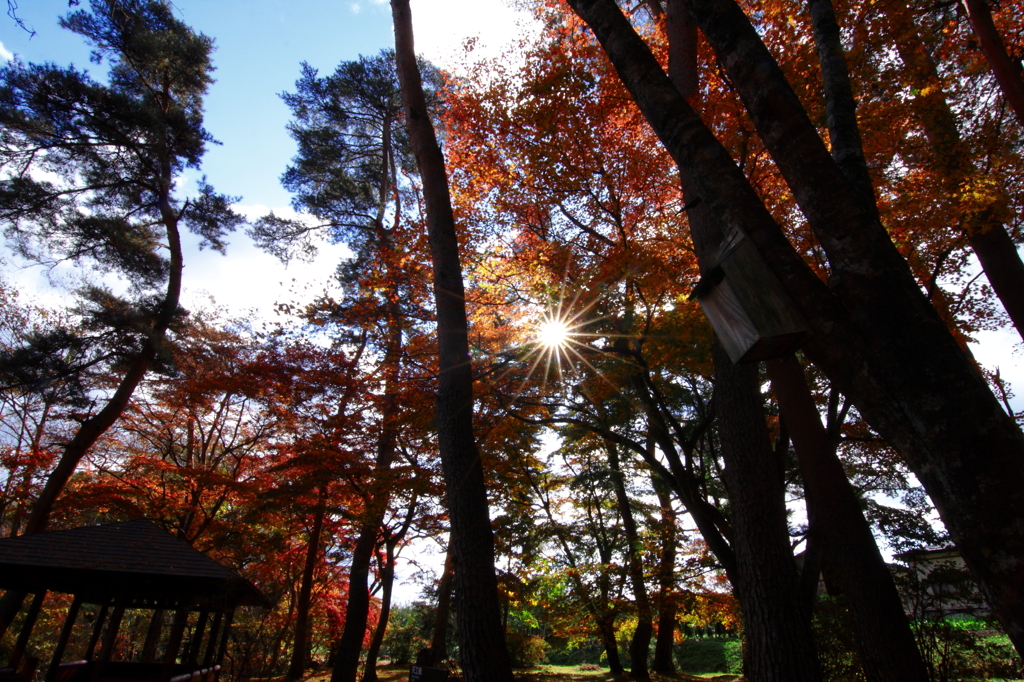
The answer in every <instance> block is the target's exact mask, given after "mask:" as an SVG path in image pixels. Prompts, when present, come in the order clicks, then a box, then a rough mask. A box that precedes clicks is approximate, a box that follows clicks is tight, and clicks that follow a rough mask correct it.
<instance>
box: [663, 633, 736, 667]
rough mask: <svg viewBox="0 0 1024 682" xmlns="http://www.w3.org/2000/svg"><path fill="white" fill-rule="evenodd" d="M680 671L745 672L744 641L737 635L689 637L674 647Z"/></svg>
mask: <svg viewBox="0 0 1024 682" xmlns="http://www.w3.org/2000/svg"><path fill="white" fill-rule="evenodd" d="M673 653H674V654H675V657H676V663H677V665H678V667H679V670H680V672H685V673H733V674H739V673H741V672H743V643H742V642H741V641H740V639H739V638H737V637H708V638H705V639H687V640H684V641H682V642H680V643H679V644H676V645H675V646H674V647H673Z"/></svg>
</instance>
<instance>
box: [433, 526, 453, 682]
mask: <svg viewBox="0 0 1024 682" xmlns="http://www.w3.org/2000/svg"><path fill="white" fill-rule="evenodd" d="M454 580H455V553H454V552H453V551H452V540H451V535H449V536H448V549H447V551H446V552H445V553H444V567H443V568H442V569H441V577H440V578H439V579H438V581H437V608H436V609H435V610H434V631H433V634H432V635H431V637H430V664H431V665H433V666H438V665H441V664H442V663H444V661H446V660H447V659H448V614H449V613H451V603H452V582H454Z"/></svg>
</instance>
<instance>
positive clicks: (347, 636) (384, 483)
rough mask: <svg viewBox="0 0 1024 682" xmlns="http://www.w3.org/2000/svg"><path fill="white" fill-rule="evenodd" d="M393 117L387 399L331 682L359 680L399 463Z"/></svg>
mask: <svg viewBox="0 0 1024 682" xmlns="http://www.w3.org/2000/svg"><path fill="white" fill-rule="evenodd" d="M392 152H393V149H392V134H391V118H390V117H385V119H384V121H383V134H382V137H381V158H382V159H383V161H384V163H383V167H382V169H381V176H380V179H379V186H378V190H379V191H378V212H377V216H376V219H375V221H374V226H375V228H376V232H377V237H378V239H379V241H380V255H381V258H382V259H383V261H384V267H385V270H386V272H387V275H388V279H389V280H390V282H391V286H390V288H389V290H388V292H387V311H388V312H387V315H388V321H387V325H388V332H387V341H386V346H385V351H384V361H383V363H382V368H383V373H384V395H383V397H382V398H381V406H380V415H381V416H380V433H379V435H378V437H377V456H376V459H375V461H374V465H373V474H372V476H373V483H372V485H371V487H370V490H369V492H368V493H367V495H366V509H365V513H364V518H363V521H362V524H361V526H360V531H359V537H358V539H357V540H356V546H355V548H354V550H353V551H352V563H351V567H350V569H349V592H348V594H349V600H348V603H347V604H346V607H345V628H344V630H343V631H342V634H341V639H340V640H339V642H338V648H337V659H336V660H335V667H334V673H333V674H332V676H331V682H355V679H356V674H357V672H358V668H359V652H360V650H361V649H362V644H363V639H364V637H365V634H366V623H367V620H368V618H369V613H370V594H369V592H368V589H369V587H368V581H369V575H370V562H371V561H372V560H373V553H374V548H375V547H376V546H377V538H378V535H379V533H380V529H381V524H382V523H383V522H384V515H385V514H386V513H387V507H388V501H389V499H390V490H389V486H390V485H391V481H389V480H387V473H388V472H389V471H390V469H391V465H392V463H393V462H394V459H395V451H396V446H397V438H398V430H397V426H396V420H397V418H398V412H399V405H398V395H397V392H398V389H399V370H400V365H401V356H402V323H403V320H404V314H403V312H402V305H401V290H400V289H399V286H398V281H399V275H400V272H399V270H400V267H399V266H398V265H397V262H396V257H397V255H398V254H396V253H395V247H394V243H393V240H392V237H391V235H390V234H389V233H388V231H387V229H386V228H385V227H384V218H385V213H386V207H387V196H388V193H389V191H392V190H394V189H395V188H394V187H393V182H394V174H393V173H392V172H391V170H393V169H389V165H390V159H391V157H392ZM400 214H401V211H400V210H399V208H398V207H396V210H395V225H396V226H397V225H398V222H399V219H400Z"/></svg>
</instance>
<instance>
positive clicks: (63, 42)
mask: <svg viewBox="0 0 1024 682" xmlns="http://www.w3.org/2000/svg"><path fill="white" fill-rule="evenodd" d="M87 2H88V0H84V1H83V3H82V4H83V5H86V4H87ZM20 5H21V6H20V7H19V9H18V16H19V17H20V18H21V19H22V20H23V21H24V22H25V24H26V25H27V26H29V27H31V28H33V29H34V30H35V31H36V34H35V36H32V37H30V36H29V35H28V34H27V33H26V32H25V31H23V30H21V29H20V28H18V26H17V25H16V24H15V23H14V21H12V20H10V19H9V18H7V17H4V16H3V15H0V43H2V49H0V56H6V57H7V58H9V56H10V55H11V54H17V55H18V56H19V57H20V58H21V59H22V60H23V61H26V62H42V61H52V62H55V63H58V64H61V65H66V64H72V63H73V64H75V65H76V66H77V67H79V68H86V69H89V70H90V71H91V72H92V73H93V75H94V76H95V77H97V78H98V79H100V78H101V77H102V75H103V69H102V67H97V66H96V65H94V64H91V63H90V62H89V49H88V47H87V46H86V45H85V43H83V42H82V40H81V39H80V38H79V36H77V35H75V34H73V33H71V32H69V31H65V30H63V29H61V28H60V27H59V26H58V25H57V19H58V17H60V16H62V15H64V14H66V13H67V12H68V3H67V0H22V2H21V3H20ZM173 5H174V7H175V9H176V11H177V12H178V16H179V17H180V18H181V19H182V21H184V22H185V23H186V24H188V25H190V26H191V27H192V28H193V29H195V30H197V31H200V32H202V33H205V34H206V35H208V36H210V37H212V38H214V40H215V41H216V46H217V49H216V52H215V53H214V65H215V66H216V69H217V70H216V72H215V74H214V76H215V78H216V81H217V82H216V83H214V85H213V86H212V87H211V89H210V92H209V94H208V95H207V98H206V127H207V129H208V130H209V131H210V132H211V133H212V134H213V136H214V137H215V138H216V139H217V140H218V141H220V142H221V143H222V144H221V145H219V146H211V148H210V149H209V151H208V152H207V154H206V156H205V158H204V160H203V167H202V171H201V173H196V172H191V171H190V172H189V173H188V174H187V180H186V183H185V184H184V185H183V186H182V187H181V190H182V191H183V192H185V193H186V194H187V193H188V192H189V190H190V189H194V188H195V184H194V183H195V181H196V180H197V179H198V177H199V175H201V174H205V175H206V176H207V177H208V179H209V181H210V182H211V184H212V185H213V186H214V187H215V188H217V190H218V191H220V192H224V193H225V194H229V195H232V196H238V197H241V200H240V201H239V205H240V206H239V208H240V209H241V210H242V211H243V212H245V213H246V214H247V215H248V216H250V217H255V216H256V215H259V214H262V213H265V212H266V211H267V210H269V209H274V210H276V211H278V212H280V211H281V209H283V208H286V207H287V206H288V204H289V199H290V197H289V196H288V193H287V192H286V191H285V190H284V189H283V188H282V187H281V185H280V183H279V178H280V176H281V173H282V172H283V171H284V170H285V167H286V166H287V164H288V162H289V160H290V159H291V157H292V155H293V154H294V151H295V146H294V144H293V142H292V140H291V138H290V137H289V136H288V134H287V132H286V131H285V125H286V124H287V122H288V119H289V112H288V109H287V107H285V105H284V103H283V102H282V101H281V99H280V97H279V96H278V95H279V94H280V93H281V92H284V91H290V90H293V89H294V83H295V79H296V78H297V77H298V75H299V65H300V63H301V62H303V61H306V62H309V63H310V64H312V65H313V66H314V67H316V68H317V69H319V70H320V72H321V73H329V72H330V71H333V69H334V68H335V66H336V65H337V64H338V63H339V62H341V61H346V60H351V59H355V58H357V57H358V56H359V55H360V54H364V55H373V54H376V53H378V52H379V51H380V50H381V49H384V48H388V47H392V46H393V40H394V39H393V34H392V30H391V9H390V5H389V4H388V3H387V2H386V0H340V1H338V0H336V1H334V2H326V1H325V0H290V1H285V0H248V1H245V2H242V1H239V0H175V1H174V2H173ZM412 9H413V15H414V22H415V30H416V45H417V50H418V51H419V52H421V53H422V54H424V55H425V56H427V57H428V58H429V59H431V60H433V61H434V62H435V63H438V64H440V65H442V66H443V65H445V64H447V63H451V62H452V57H453V56H454V55H457V54H458V52H459V48H460V46H461V45H462V42H463V41H464V40H465V39H466V38H468V37H470V36H474V37H478V38H479V39H480V43H481V48H480V49H478V50H477V54H481V55H484V54H494V53H497V52H498V51H500V49H501V46H502V45H504V44H506V43H507V42H508V41H510V40H511V39H513V38H514V36H515V35H516V32H517V28H516V23H517V17H521V16H522V15H518V14H516V13H515V12H513V11H512V10H510V9H508V8H507V7H505V6H504V4H503V3H502V2H501V0H476V1H475V2H474V1H473V0H413V2H412ZM488 48H489V49H488ZM230 242H231V243H230V245H229V247H228V255H227V257H222V256H220V255H219V254H216V253H211V252H208V251H207V252H198V251H197V250H195V249H194V248H193V249H192V250H191V251H190V252H189V253H186V271H185V283H184V285H185V291H184V300H185V302H186V305H193V306H195V305H205V304H206V302H207V301H208V300H209V295H212V296H213V297H214V298H215V299H216V301H217V303H218V304H220V305H224V306H227V307H228V309H229V311H230V313H231V314H232V315H246V316H248V315H249V312H248V311H250V310H251V309H253V308H255V309H256V311H257V314H260V315H263V316H272V310H273V307H274V303H276V302H279V301H284V300H298V299H302V298H307V297H309V296H312V295H314V294H316V293H318V292H319V291H321V290H322V289H323V287H324V286H326V285H327V284H329V282H330V274H331V272H332V271H333V268H334V266H335V264H336V263H337V260H338V258H340V257H342V256H343V255H344V253H345V250H344V248H342V247H333V248H331V247H327V248H325V249H324V250H323V255H322V257H321V258H320V259H318V260H317V261H316V262H315V263H313V264H293V265H291V266H290V267H289V268H287V269H285V268H284V267H283V266H282V265H280V264H279V263H277V262H276V261H275V260H274V259H273V258H271V257H270V256H267V255H266V254H262V253H260V252H259V251H257V250H256V249H255V248H254V247H253V246H252V244H251V243H249V240H248V239H247V238H246V237H245V236H244V235H243V234H236V235H234V236H233V237H232V238H231V240H230ZM56 274H57V275H58V276H60V275H62V274H63V275H65V276H67V275H69V274H70V272H67V273H61V272H58V273H56ZM8 277H9V278H10V279H13V280H15V281H17V282H18V283H19V284H22V285H23V286H24V287H26V288H33V289H37V290H39V291H45V290H46V287H45V276H44V273H42V272H40V271H39V270H38V269H33V270H27V271H26V270H17V271H15V272H13V273H11V274H9V275H8ZM49 296H53V294H49Z"/></svg>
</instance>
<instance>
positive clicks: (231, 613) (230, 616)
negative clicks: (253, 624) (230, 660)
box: [213, 605, 235, 682]
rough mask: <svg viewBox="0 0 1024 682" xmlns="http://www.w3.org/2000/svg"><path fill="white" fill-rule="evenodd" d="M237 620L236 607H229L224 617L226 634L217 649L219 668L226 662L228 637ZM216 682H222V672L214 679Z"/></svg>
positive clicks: (222, 634)
mask: <svg viewBox="0 0 1024 682" xmlns="http://www.w3.org/2000/svg"><path fill="white" fill-rule="evenodd" d="M234 619H235V607H234V605H232V606H230V607H228V611H227V613H226V614H225V615H224V632H222V633H221V635H220V646H219V647H217V658H216V660H214V663H213V664H214V666H219V665H220V664H221V662H223V661H224V654H225V653H226V652H227V650H228V635H229V634H231V622H232V621H233V620H234ZM213 679H214V682H218V681H219V680H220V670H218V671H217V674H216V675H214V677H213Z"/></svg>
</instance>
